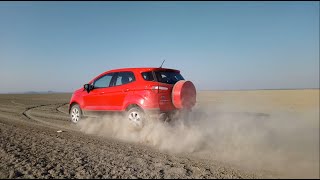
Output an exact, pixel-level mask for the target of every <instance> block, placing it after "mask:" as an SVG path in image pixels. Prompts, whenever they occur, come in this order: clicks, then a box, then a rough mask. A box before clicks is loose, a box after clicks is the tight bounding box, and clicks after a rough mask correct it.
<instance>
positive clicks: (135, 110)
mask: <svg viewBox="0 0 320 180" xmlns="http://www.w3.org/2000/svg"><path fill="white" fill-rule="evenodd" d="M125 119H126V120H127V121H129V124H130V126H131V127H133V128H134V129H137V130H139V129H142V128H143V126H144V125H145V123H146V122H145V121H146V114H145V113H144V111H143V110H142V109H140V108H139V107H132V108H130V109H129V110H128V111H127V113H126V116H125Z"/></svg>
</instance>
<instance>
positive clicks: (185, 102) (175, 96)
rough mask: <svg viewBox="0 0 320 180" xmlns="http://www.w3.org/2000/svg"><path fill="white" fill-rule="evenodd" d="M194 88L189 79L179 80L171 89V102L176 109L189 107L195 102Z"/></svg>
mask: <svg viewBox="0 0 320 180" xmlns="http://www.w3.org/2000/svg"><path fill="white" fill-rule="evenodd" d="M196 94H197V92H196V88H195V86H194V85H193V83H192V82H191V81H185V80H180V81H178V82H177V83H176V84H175V85H174V86H173V89H172V102H173V105H174V106H175V107H176V108H178V109H191V108H192V107H193V106H194V105H195V104H196Z"/></svg>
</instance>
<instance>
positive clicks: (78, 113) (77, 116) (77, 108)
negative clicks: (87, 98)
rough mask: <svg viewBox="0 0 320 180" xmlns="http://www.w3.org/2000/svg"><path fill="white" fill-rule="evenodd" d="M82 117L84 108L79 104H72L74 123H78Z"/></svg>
mask: <svg viewBox="0 0 320 180" xmlns="http://www.w3.org/2000/svg"><path fill="white" fill-rule="evenodd" d="M81 119H82V110H81V108H80V106H79V105H78V104H74V105H72V107H71V109H70V120H71V122H73V123H75V124H76V123H78V122H79V121H80V120H81Z"/></svg>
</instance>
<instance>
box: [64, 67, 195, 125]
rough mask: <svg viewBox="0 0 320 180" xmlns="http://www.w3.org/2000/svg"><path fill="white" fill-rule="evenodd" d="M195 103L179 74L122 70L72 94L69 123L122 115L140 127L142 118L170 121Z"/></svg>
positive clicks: (189, 86)
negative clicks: (95, 115) (100, 114)
mask: <svg viewBox="0 0 320 180" xmlns="http://www.w3.org/2000/svg"><path fill="white" fill-rule="evenodd" d="M195 103H196V89H195V86H194V85H193V83H192V82H190V81H186V80H184V78H183V77H182V75H181V74H180V71H179V70H175V69H167V68H124V69H115V70H110V71H106V72H104V73H102V74H100V75H99V76H97V77H95V78H94V79H92V80H91V81H90V82H89V83H88V84H85V85H84V86H83V87H82V88H80V89H78V90H76V91H75V92H74V93H73V95H72V97H71V100H70V103H69V114H70V116H71V121H72V122H74V123H77V122H78V121H79V120H80V119H81V118H82V117H83V116H87V115H90V113H97V112H123V113H125V115H126V116H125V117H126V119H128V120H129V121H130V122H132V123H133V124H134V125H136V126H138V127H141V126H143V124H144V121H145V119H146V116H149V117H158V118H159V119H163V120H171V119H173V117H176V115H177V114H178V116H179V114H181V113H180V112H184V111H186V112H188V111H190V110H191V109H192V107H193V106H194V105H195Z"/></svg>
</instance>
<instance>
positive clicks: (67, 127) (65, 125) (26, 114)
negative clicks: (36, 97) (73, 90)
mask: <svg viewBox="0 0 320 180" xmlns="http://www.w3.org/2000/svg"><path fill="white" fill-rule="evenodd" d="M65 104H66V103H63V104H61V103H57V104H41V105H37V106H32V107H28V108H26V110H25V111H24V112H23V113H22V115H23V116H24V117H26V118H28V119H29V120H32V121H36V122H39V123H42V124H45V125H47V126H50V127H57V128H59V129H63V130H64V131H65V130H72V131H74V130H76V129H75V126H73V125H71V124H69V123H68V122H67V121H61V122H64V123H63V124H57V123H52V122H48V121H45V120H42V119H41V118H37V117H35V116H33V115H31V113H32V112H31V111H32V110H36V109H37V108H41V107H45V106H58V108H59V107H61V106H64V105H65ZM55 110H57V108H55ZM58 112H60V111H58ZM63 114H65V113H63ZM48 119H52V117H50V118H48Z"/></svg>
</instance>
